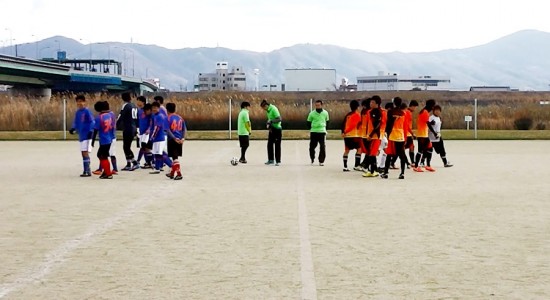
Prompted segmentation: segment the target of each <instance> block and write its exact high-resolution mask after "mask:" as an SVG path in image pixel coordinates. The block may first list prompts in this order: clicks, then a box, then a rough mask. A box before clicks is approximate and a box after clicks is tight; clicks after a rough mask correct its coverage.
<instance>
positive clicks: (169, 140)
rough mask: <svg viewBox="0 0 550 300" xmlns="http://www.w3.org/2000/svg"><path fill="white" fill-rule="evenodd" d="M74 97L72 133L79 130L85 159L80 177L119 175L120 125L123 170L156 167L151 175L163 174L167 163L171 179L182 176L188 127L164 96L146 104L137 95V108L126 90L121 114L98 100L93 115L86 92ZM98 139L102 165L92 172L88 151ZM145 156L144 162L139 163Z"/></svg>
mask: <svg viewBox="0 0 550 300" xmlns="http://www.w3.org/2000/svg"><path fill="white" fill-rule="evenodd" d="M75 100H76V104H77V111H76V113H75V119H74V121H73V126H72V128H71V129H70V130H69V132H70V133H71V134H74V133H75V132H77V133H78V137H79V143H80V151H81V153H82V162H83V172H82V174H81V175H80V176H81V177H90V176H92V174H95V175H100V176H99V178H100V179H112V178H113V175H116V174H118V167H117V161H116V129H117V127H120V128H122V130H123V132H122V137H123V149H124V154H125V157H126V166H125V167H124V168H122V171H134V170H137V169H140V168H144V169H153V170H152V171H151V172H150V174H160V173H161V171H163V166H164V165H167V166H168V167H169V168H170V172H169V173H167V174H166V176H167V177H168V178H170V179H174V180H181V179H182V178H183V177H182V173H181V168H180V163H179V161H178V159H179V157H181V156H182V153H183V142H184V141H185V138H186V135H187V126H186V123H185V120H184V119H183V118H182V117H181V116H179V115H178V114H177V113H176V105H175V104H174V103H168V104H166V107H164V106H163V102H164V99H163V98H162V97H161V96H156V97H155V98H154V102H153V103H147V99H146V98H145V97H143V96H140V97H138V98H137V107H136V105H135V104H134V103H132V102H131V95H130V94H129V93H123V94H122V100H123V101H124V104H123V105H122V108H121V111H120V113H119V115H118V116H115V114H114V113H113V112H112V111H111V110H110V107H109V103H108V102H107V101H98V102H96V103H95V104H94V110H95V111H96V113H97V115H96V116H95V117H94V116H93V114H92V112H91V110H90V109H89V108H88V107H87V104H86V98H85V97H84V96H83V95H78V96H76V99H75ZM136 136H138V137H139V139H138V146H139V154H138V157H137V159H136V158H135V157H134V153H133V151H132V149H131V146H132V143H133V141H134V139H135V138H136ZM96 138H98V141H99V148H98V151H97V157H98V159H99V167H98V169H97V170H95V171H93V172H92V171H91V167H90V155H89V153H90V152H91V151H92V147H93V146H94V144H95V140H96ZM142 158H144V160H145V164H144V165H143V166H140V161H141V159H142ZM109 160H110V161H109ZM111 166H112V168H111Z"/></svg>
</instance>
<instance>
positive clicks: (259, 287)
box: [0, 140, 550, 299]
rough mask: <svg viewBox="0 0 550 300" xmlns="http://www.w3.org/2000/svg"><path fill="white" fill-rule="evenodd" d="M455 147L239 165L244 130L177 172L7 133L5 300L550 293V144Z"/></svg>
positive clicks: (257, 151)
mask: <svg viewBox="0 0 550 300" xmlns="http://www.w3.org/2000/svg"><path fill="white" fill-rule="evenodd" d="M446 147H447V152H448V157H449V159H450V161H451V162H453V163H454V164H455V166H454V167H452V168H442V162H441V160H440V159H439V157H435V158H434V159H433V164H432V165H433V166H434V167H435V168H436V169H437V172H435V173H414V172H412V170H407V172H406V174H405V177H406V178H405V180H398V179H397V175H398V172H397V171H395V170H392V171H393V172H392V171H390V178H389V179H387V180H383V179H380V178H362V177H361V173H359V172H353V171H352V172H348V173H344V172H342V152H343V141H341V140H340V141H328V144H327V153H328V154H327V161H326V164H325V166H324V167H320V166H317V165H315V166H310V164H309V154H308V141H285V140H283V151H282V153H283V157H282V166H279V167H274V166H265V165H264V164H263V163H264V161H265V160H266V149H265V148H266V141H252V142H251V147H250V148H249V151H248V155H247V159H248V162H249V163H248V164H247V165H238V166H235V167H234V166H231V165H230V163H229V162H230V159H231V158H232V157H233V156H238V153H239V148H238V142H237V141H187V142H186V144H185V145H184V157H183V159H182V170H183V177H184V179H183V180H182V181H174V180H169V179H167V178H166V177H165V176H164V175H163V174H161V175H151V174H148V173H149V170H136V171H134V172H119V175H115V177H114V179H112V180H100V179H98V178H97V176H94V177H91V178H80V177H79V176H78V175H79V174H80V173H81V172H82V166H81V165H82V162H81V161H82V160H81V157H80V153H79V148H78V143H77V142H75V141H71V142H0V153H1V155H0V165H1V166H2V168H1V169H0V174H1V177H0V178H1V181H0V182H1V183H0V184H1V187H2V188H1V190H2V196H1V200H0V266H1V267H0V298H2V299H371V298H374V299H436V298H455V299H493V298H494V299H548V298H550V264H549V262H550V200H549V199H550V184H549V183H548V178H549V175H550V170H549V166H550V155H548V149H550V141H446ZM117 149H118V153H117V157H118V161H119V167H120V166H123V165H124V162H123V157H124V155H123V153H122V144H119V145H117ZM95 151H97V148H96V149H94V153H93V159H92V168H95V167H97V159H96V158H95ZM352 153H353V152H352ZM136 154H137V153H136ZM352 161H353V159H352V155H350V163H351V165H352V166H353V162H352Z"/></svg>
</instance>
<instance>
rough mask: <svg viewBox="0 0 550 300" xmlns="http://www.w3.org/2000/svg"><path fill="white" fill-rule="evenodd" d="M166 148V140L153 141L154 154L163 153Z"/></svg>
mask: <svg viewBox="0 0 550 300" xmlns="http://www.w3.org/2000/svg"><path fill="white" fill-rule="evenodd" d="M164 148H166V142H165V141H161V142H154V143H153V154H158V155H162V152H163V151H164Z"/></svg>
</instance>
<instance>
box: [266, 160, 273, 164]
mask: <svg viewBox="0 0 550 300" xmlns="http://www.w3.org/2000/svg"><path fill="white" fill-rule="evenodd" d="M265 164H266V165H273V164H275V162H274V161H272V160H268V161H266V162H265Z"/></svg>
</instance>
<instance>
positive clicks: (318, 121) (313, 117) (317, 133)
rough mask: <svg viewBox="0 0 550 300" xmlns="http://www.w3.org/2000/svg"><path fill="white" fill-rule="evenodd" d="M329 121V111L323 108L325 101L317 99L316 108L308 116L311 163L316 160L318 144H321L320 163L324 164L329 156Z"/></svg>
mask: <svg viewBox="0 0 550 300" xmlns="http://www.w3.org/2000/svg"><path fill="white" fill-rule="evenodd" d="M328 121H329V116H328V111H326V110H324V109H323V101H321V100H317V101H315V110H312V111H311V112H310V113H309V115H308V116H307V123H308V127H309V128H310V134H309V157H310V158H311V164H313V163H314V162H315V148H317V144H319V165H320V166H323V165H324V163H325V158H326V156H327V154H326V148H325V140H326V136H327V123H328Z"/></svg>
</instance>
